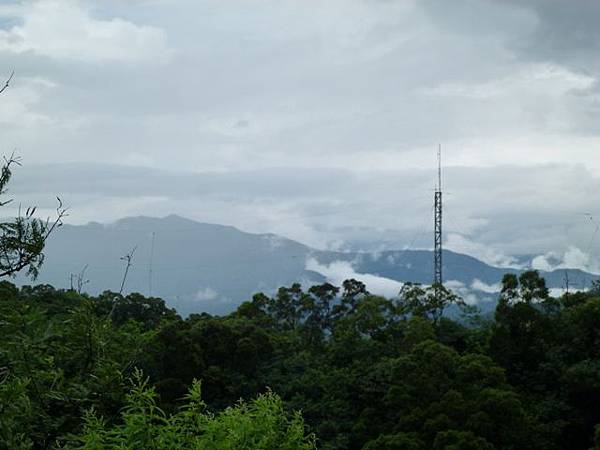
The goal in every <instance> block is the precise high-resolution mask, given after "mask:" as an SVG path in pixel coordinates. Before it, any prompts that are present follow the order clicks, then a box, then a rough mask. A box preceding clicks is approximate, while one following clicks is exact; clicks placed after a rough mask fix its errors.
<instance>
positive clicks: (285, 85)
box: [0, 0, 600, 272]
mask: <svg viewBox="0 0 600 450" xmlns="http://www.w3.org/2000/svg"><path fill="white" fill-rule="evenodd" d="M599 22H600V3H599V2H597V1H594V0H573V1H564V0H561V1H558V0H454V1H452V2H449V1H446V0H418V1H412V0H365V1H362V0H328V1H326V2H325V1H320V0H319V1H317V0H297V1H292V0H227V1H223V0H102V1H99V0H98V1H87V0H39V1H12V0H3V1H2V2H0V62H1V64H0V76H2V77H3V78H5V79H6V78H8V77H9V75H10V73H11V71H12V70H14V71H15V76H14V78H13V80H12V83H11V85H10V87H9V89H7V90H6V91H5V92H4V93H2V94H1V95H0V152H1V153H3V154H5V155H8V154H10V153H11V152H12V151H16V152H17V154H18V155H19V156H20V157H21V158H22V164H23V165H22V167H19V168H18V169H17V170H16V172H15V175H14V180H13V182H12V184H11V190H10V193H9V194H10V195H11V196H14V198H15V199H17V200H18V201H19V202H22V203H24V204H36V205H38V206H39V211H40V212H41V214H50V213H51V212H52V208H53V207H54V203H55V201H56V200H55V196H56V195H59V196H60V197H61V198H62V199H63V201H64V202H65V203H66V204H67V205H68V206H69V207H70V216H69V218H68V220H69V221H70V222H71V223H87V222H88V221H97V222H111V221H114V220H117V219H119V218H121V217H126V216H133V215H150V216H165V215H168V214H171V213H175V214H179V215H182V216H185V217H189V218H192V219H195V220H199V221H203V222H212V223H222V224H230V225H234V226H237V227H238V228H240V229H242V230H245V231H250V232H273V233H278V234H281V235H284V236H286V237H289V238H292V239H296V240H298V241H301V242H303V243H306V244H308V245H311V246H314V247H318V248H322V249H325V248H327V249H338V250H345V249H354V250H356V249H363V250H371V251H376V250H382V249H401V248H430V247H431V246H432V240H433V236H432V230H431V228H432V223H433V218H432V199H433V189H434V186H435V177H436V151H437V147H438V144H441V145H442V149H443V163H444V176H443V184H444V190H445V197H444V198H445V223H444V225H445V236H444V239H445V246H446V248H449V249H452V250H455V251H459V252H464V253H468V254H471V255H473V256H476V257H478V258H481V259H483V260H484V261H486V262H489V263H491V264H495V265H504V266H518V265H519V264H521V263H522V258H521V256H522V255H531V258H534V266H535V267H536V268H540V269H549V268H554V267H563V266H569V267H577V268H585V269H587V270H592V271H595V272H600V236H596V234H597V233H596V231H597V229H598V228H597V227H598V225H600V210H599V209H598V207H597V206H596V205H597V203H596V201H595V200H596V198H597V193H598V191H599V190H600V178H599V177H600V154H599V151H600V120H599V119H600V83H599V81H598V79H599V76H600V57H599V55H600V53H599V51H600V28H599V27H598V26H597V24H598V23H599ZM16 204H17V203H16V202H15V203H14V205H16ZM4 208H5V213H9V212H14V211H13V210H11V209H10V208H11V206H5V207H4ZM596 238H598V239H596Z"/></svg>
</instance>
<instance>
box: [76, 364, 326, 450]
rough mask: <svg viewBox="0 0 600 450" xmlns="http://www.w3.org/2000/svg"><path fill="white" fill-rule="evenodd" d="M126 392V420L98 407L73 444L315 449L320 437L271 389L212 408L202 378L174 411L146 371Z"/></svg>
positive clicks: (91, 449) (91, 448)
mask: <svg viewBox="0 0 600 450" xmlns="http://www.w3.org/2000/svg"><path fill="white" fill-rule="evenodd" d="M133 380H134V384H133V387H132V390H131V392H130V393H129V394H128V395H127V401H126V404H125V407H124V408H123V412H122V414H121V423H120V424H118V425H115V426H112V427H109V426H107V425H106V422H105V421H104V420H103V419H102V418H100V417H99V416H98V415H97V414H96V412H95V411H94V410H91V411H89V412H88V413H87V414H86V416H85V425H84V430H83V433H82V434H81V436H79V437H76V438H74V441H76V442H78V443H73V444H71V445H69V446H68V448H72V449H81V450H111V449H115V450H116V449H119V450H124V449H131V450H134V449H140V448H143V449H147V450H163V449H164V450H167V449H176V448H181V449H183V448H185V449H214V450H218V449H223V450H238V449H239V450H244V449H246V450H263V449H264V450H271V449H272V450H276V449H281V450H310V449H315V448H316V446H315V439H314V437H313V436H312V435H308V436H306V433H305V427H304V422H303V420H302V417H301V416H300V415H299V414H298V413H295V414H292V415H291V416H289V415H288V414H287V413H286V412H285V410H284V407H283V402H282V401H281V399H280V398H279V397H277V396H276V395H275V394H273V393H271V392H267V393H266V394H262V395H259V396H258V398H256V399H255V400H253V401H252V402H250V403H244V402H239V403H238V404H236V405H235V406H234V407H229V408H226V409H225V410H223V411H221V412H220V413H218V414H216V415H215V414H212V413H210V412H208V411H207V408H206V405H205V403H204V402H203V401H202V398H201V389H200V383H199V382H194V383H193V384H192V387H191V389H190V390H189V392H188V394H187V395H186V397H185V399H186V404H184V405H183V406H182V407H181V408H180V410H179V411H178V412H177V413H176V414H173V415H170V416H169V415H167V414H165V413H164V412H163V411H162V410H161V409H160V408H159V407H158V406H157V405H156V393H155V391H154V389H153V388H151V387H149V386H148V380H147V379H144V378H143V376H142V375H141V372H139V371H138V372H135V374H134V379H133Z"/></svg>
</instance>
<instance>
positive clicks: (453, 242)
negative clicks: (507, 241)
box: [445, 233, 519, 268]
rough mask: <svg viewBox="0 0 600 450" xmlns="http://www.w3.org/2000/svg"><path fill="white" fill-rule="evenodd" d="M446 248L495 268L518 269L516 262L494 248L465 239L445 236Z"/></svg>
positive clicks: (453, 235) (454, 235) (459, 236)
mask: <svg viewBox="0 0 600 450" xmlns="http://www.w3.org/2000/svg"><path fill="white" fill-rule="evenodd" d="M446 239H447V241H446V244H445V246H446V248H448V249H450V250H453V251H455V252H457V253H464V254H466V255H471V256H474V257H475V258H478V259H479V260H481V261H483V262H485V263H487V264H489V265H491V266H495V267H507V268H519V265H518V263H517V260H516V259H515V258H513V257H511V256H508V255H504V254H502V253H500V252H499V251H498V250H497V249H496V248H494V247H492V246H490V245H485V244H480V243H478V242H475V241H472V240H470V239H468V238H467V237H465V236H463V235H460V234H455V233H450V234H448V236H447V238H446Z"/></svg>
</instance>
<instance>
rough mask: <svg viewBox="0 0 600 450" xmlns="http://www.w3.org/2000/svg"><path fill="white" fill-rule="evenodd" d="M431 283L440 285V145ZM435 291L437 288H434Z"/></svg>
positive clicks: (440, 146) (439, 151) (435, 196)
mask: <svg viewBox="0 0 600 450" xmlns="http://www.w3.org/2000/svg"><path fill="white" fill-rule="evenodd" d="M434 205H435V206H434V210H435V213H434V250H433V265H434V269H433V270H434V273H433V284H434V286H436V288H439V287H441V286H442V281H443V278H442V145H441V144H440V145H439V146H438V185H437V187H436V190H435V195H434ZM436 291H437V289H436Z"/></svg>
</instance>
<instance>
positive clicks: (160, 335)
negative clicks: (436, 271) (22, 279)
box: [0, 272, 600, 450]
mask: <svg viewBox="0 0 600 450" xmlns="http://www.w3.org/2000/svg"><path fill="white" fill-rule="evenodd" d="M435 289H436V288H435V287H432V288H422V287H421V286H418V285H412V286H407V288H406V289H404V290H403V292H402V293H401V295H400V296H399V297H398V298H395V299H386V298H382V297H378V296H374V295H371V294H369V293H368V292H367V291H366V289H365V286H364V285H363V284H362V283H360V282H358V281H355V280H348V281H346V282H345V283H344V285H343V286H342V287H341V288H337V287H335V286H332V285H330V284H323V285H317V286H314V287H312V288H310V289H309V290H308V291H303V290H302V289H301V287H300V286H299V285H293V286H290V287H287V288H281V289H280V290H279V291H278V293H277V294H276V295H275V296H274V297H269V296H266V295H264V294H257V295H255V296H254V298H253V299H252V300H250V301H247V302H245V303H243V304H242V305H241V306H240V307H239V308H238V309H237V310H236V311H235V312H233V313H231V314H229V315H227V316H211V315H208V314H192V315H191V316H189V317H188V318H186V319H182V318H181V317H180V316H178V314H177V313H176V311H174V310H172V309H169V308H167V307H166V306H165V303H164V301H163V300H161V299H158V298H146V297H144V296H142V295H139V294H131V295H128V296H125V297H124V296H121V295H119V294H116V293H112V292H105V293H103V294H102V295H100V296H97V297H90V296H88V295H85V294H79V293H77V292H76V291H74V290H70V291H65V290H56V289H54V288H52V287H51V286H47V285H39V286H36V287H23V288H21V289H19V288H16V287H15V286H14V285H12V284H11V283H8V282H6V281H4V282H1V283H0V317H1V318H2V319H1V321H0V342H1V343H0V417H1V420H0V442H1V444H0V447H1V448H8V449H30V448H36V449H41V448H69V449H75V448H86V449H104V448H109V449H110V448H115V449H116V448H119V449H123V448H127V449H134V448H135V449H139V448H144V449H173V448H201V449H204V448H206V449H213V448H214V449H218V448H219V449H220V448H223V449H225V448H227V449H233V448H236V449H238V448H240V449H242V448H245V449H258V448H261V449H268V448H273V449H276V448H285V449H303V448H306V449H310V448H315V447H316V448H320V449H331V450H333V449H369V450H374V449H377V450H382V449H383V450H385V449H410V450H413V449H414V450H417V449H423V450H424V449H436V450H442V449H445V450H459V449H460V450H466V449H540V450H542V449H543V450H549V449H550V450H551V449H557V450H558V449H571V450H578V449H581V450H584V449H585V450H587V449H590V448H600V442H598V441H596V442H595V440H594V433H595V429H596V426H597V425H598V424H599V423H600V408H598V405H599V404H600V350H599V349H600V345H599V344H600V296H598V294H599V292H598V291H597V290H592V291H591V292H589V293H577V294H570V295H565V296H563V297H562V298H560V299H555V298H551V297H549V295H548V291H547V289H546V287H545V283H544V280H543V279H542V278H540V277H539V275H538V274H537V273H536V272H527V273H525V274H523V275H521V276H520V277H519V278H517V277H516V276H515V275H507V276H505V277H504V280H503V290H502V294H501V298H500V302H499V304H498V307H497V309H496V312H495V316H494V318H493V320H489V321H486V320H483V319H482V318H480V317H479V316H478V315H477V313H476V311H474V310H473V309H472V308H468V307H464V305H462V304H461V302H460V299H458V298H456V297H455V296H453V294H452V293H451V292H449V291H447V290H445V289H443V288H440V287H438V289H439V290H438V291H437V292H436V290H435ZM436 294H437V295H436ZM450 303H456V304H457V305H458V306H461V307H462V310H463V316H462V319H461V320H460V321H453V320H449V319H447V318H445V317H444V316H443V314H442V313H443V310H444V308H446V307H447V306H448V305H449V304H450ZM240 399H243V400H244V402H243V403H239V401H240ZM594 445H596V447H594Z"/></svg>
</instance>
